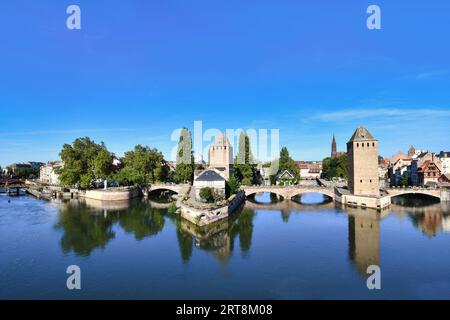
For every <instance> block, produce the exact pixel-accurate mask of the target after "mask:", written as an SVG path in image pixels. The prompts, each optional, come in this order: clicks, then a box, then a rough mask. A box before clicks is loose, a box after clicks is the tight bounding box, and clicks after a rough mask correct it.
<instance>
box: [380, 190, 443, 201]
mask: <svg viewBox="0 0 450 320" xmlns="http://www.w3.org/2000/svg"><path fill="white" fill-rule="evenodd" d="M389 195H390V196H391V198H395V197H401V196H405V195H421V196H428V197H431V198H433V199H436V200H440V199H441V195H440V193H438V192H433V191H427V190H420V191H419V190H417V191H415V190H405V191H403V192H398V193H392V194H389Z"/></svg>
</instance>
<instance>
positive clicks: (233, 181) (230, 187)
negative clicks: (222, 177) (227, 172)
mask: <svg viewBox="0 0 450 320" xmlns="http://www.w3.org/2000/svg"><path fill="white" fill-rule="evenodd" d="M240 187H241V186H240V184H239V181H238V179H237V178H236V177H235V176H232V177H231V178H230V180H228V181H227V183H226V189H227V196H228V197H229V196H231V195H232V194H236V193H237V192H238V191H239V189H240Z"/></svg>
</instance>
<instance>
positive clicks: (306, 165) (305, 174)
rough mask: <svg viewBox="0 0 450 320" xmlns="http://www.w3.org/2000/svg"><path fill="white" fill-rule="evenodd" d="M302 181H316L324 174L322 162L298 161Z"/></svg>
mask: <svg viewBox="0 0 450 320" xmlns="http://www.w3.org/2000/svg"><path fill="white" fill-rule="evenodd" d="M297 166H298V167H299V169H300V177H301V179H302V180H315V179H317V178H320V176H321V174H322V162H320V161H317V162H316V161H297Z"/></svg>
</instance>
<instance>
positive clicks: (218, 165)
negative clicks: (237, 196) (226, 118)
mask: <svg viewBox="0 0 450 320" xmlns="http://www.w3.org/2000/svg"><path fill="white" fill-rule="evenodd" d="M209 168H210V169H216V170H218V171H219V172H220V174H221V175H222V176H223V177H224V178H225V179H226V180H228V179H230V177H231V176H232V175H233V169H234V160H233V147H232V146H231V144H230V141H229V140H228V138H227V136H226V135H225V134H222V133H221V134H219V135H217V137H216V140H215V141H214V143H213V144H211V147H210V148H209Z"/></svg>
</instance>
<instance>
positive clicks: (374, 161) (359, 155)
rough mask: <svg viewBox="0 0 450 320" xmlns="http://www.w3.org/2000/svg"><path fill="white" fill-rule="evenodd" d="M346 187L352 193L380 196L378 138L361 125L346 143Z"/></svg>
mask: <svg viewBox="0 0 450 320" xmlns="http://www.w3.org/2000/svg"><path fill="white" fill-rule="evenodd" d="M347 153H348V188H349V190H350V192H351V193H352V194H353V195H361V196H375V197H378V196H380V188H379V186H380V183H379V178H378V140H376V139H375V138H374V137H373V136H372V134H370V132H369V131H368V130H367V129H366V128H363V127H359V128H357V129H356V131H355V133H354V134H353V136H352V137H351V138H350V140H349V142H348V143H347Z"/></svg>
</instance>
